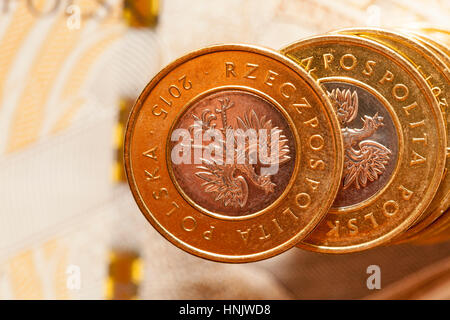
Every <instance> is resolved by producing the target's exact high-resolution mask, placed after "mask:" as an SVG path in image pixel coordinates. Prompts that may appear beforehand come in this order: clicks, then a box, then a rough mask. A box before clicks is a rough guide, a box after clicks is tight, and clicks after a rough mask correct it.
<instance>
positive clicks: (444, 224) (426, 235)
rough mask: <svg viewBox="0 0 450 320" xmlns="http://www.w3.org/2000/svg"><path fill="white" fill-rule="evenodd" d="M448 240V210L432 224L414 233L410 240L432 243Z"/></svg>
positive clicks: (449, 226) (449, 238)
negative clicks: (416, 233)
mask: <svg viewBox="0 0 450 320" xmlns="http://www.w3.org/2000/svg"><path fill="white" fill-rule="evenodd" d="M449 240H450V210H447V211H446V212H445V213H444V214H442V215H441V216H440V217H439V219H437V220H436V221H435V222H434V223H433V224H432V225H430V226H429V227H428V228H426V229H425V230H423V231H422V232H421V233H419V234H418V235H416V236H415V237H414V238H413V239H412V241H411V242H413V243H417V244H434V243H440V242H444V241H449Z"/></svg>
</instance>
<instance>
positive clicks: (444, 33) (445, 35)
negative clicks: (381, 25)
mask: <svg viewBox="0 0 450 320" xmlns="http://www.w3.org/2000/svg"><path fill="white" fill-rule="evenodd" d="M405 29H407V30H409V31H413V32H416V33H420V34H424V35H426V36H428V37H430V38H432V39H435V40H436V41H439V42H440V43H442V44H443V45H442V46H446V47H447V48H448V47H449V46H450V30H445V29H441V28H436V27H434V26H429V25H428V26H427V25H416V26H408V27H407V28H405Z"/></svg>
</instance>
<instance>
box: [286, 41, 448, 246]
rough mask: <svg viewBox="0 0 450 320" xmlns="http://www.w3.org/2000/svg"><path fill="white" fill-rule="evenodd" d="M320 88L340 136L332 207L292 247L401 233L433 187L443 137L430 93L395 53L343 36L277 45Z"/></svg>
mask: <svg viewBox="0 0 450 320" xmlns="http://www.w3.org/2000/svg"><path fill="white" fill-rule="evenodd" d="M281 51H282V53H283V54H285V55H286V56H288V57H289V58H291V59H293V60H294V61H296V62H297V63H298V64H299V65H300V66H302V67H303V68H304V69H305V70H306V71H308V73H309V74H310V75H312V76H314V77H315V79H316V80H317V81H318V82H319V83H320V84H321V85H322V86H323V87H324V88H325V89H326V90H327V92H328V95H329V97H330V99H331V100H332V101H333V104H334V106H335V108H336V109H337V113H338V117H339V119H340V121H341V127H342V134H343V136H344V149H345V160H344V173H343V179H342V182H341V184H340V190H339V192H338V195H337V197H336V201H335V203H334V204H333V207H332V208H331V210H330V211H329V213H328V214H327V216H326V217H325V219H324V220H323V221H322V222H321V223H320V224H319V225H318V227H316V229H315V230H314V231H313V232H312V233H311V234H310V235H309V236H308V237H307V238H306V239H305V240H304V241H302V242H301V243H299V245H298V246H299V247H301V248H305V249H309V250H313V251H319V252H328V253H345V252H354V251H361V250H365V249H369V248H372V247H375V246H378V245H380V244H386V243H387V242H389V241H390V240H391V239H393V238H395V237H396V236H398V235H399V234H401V233H402V232H404V231H406V230H407V229H408V228H409V227H410V226H411V225H412V224H413V223H414V221H416V219H417V218H418V217H420V216H421V214H422V213H423V212H424V210H425V209H426V207H427V206H428V205H429V203H430V202H431V200H432V198H433V196H434V194H435V193H436V190H437V187H438V185H439V182H440V179H441V177H442V173H443V170H444V165H445V147H446V136H445V130H444V122H443V119H442V114H441V113H440V110H439V107H438V104H437V102H436V99H435V98H434V96H433V93H432V91H431V90H430V88H429V87H428V86H427V83H426V82H425V80H424V79H423V78H422V76H421V75H420V73H419V72H418V71H417V70H415V68H414V67H413V66H412V65H411V64H410V63H409V62H408V61H406V60H405V59H404V58H403V57H402V56H401V55H399V54H397V53H396V52H395V51H393V50H391V49H389V48H388V47H386V46H383V45H381V44H379V43H377V42H374V41H372V40H369V39H364V38H361V37H356V36H350V35H325V36H318V37H312V38H309V39H305V40H302V41H299V42H296V43H294V44H292V45H289V46H288V47H286V48H284V49H282V50H281Z"/></svg>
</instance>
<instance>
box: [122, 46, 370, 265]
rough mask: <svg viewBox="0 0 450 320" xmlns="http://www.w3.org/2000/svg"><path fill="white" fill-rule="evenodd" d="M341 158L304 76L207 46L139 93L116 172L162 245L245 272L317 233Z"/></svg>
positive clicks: (260, 55) (272, 58) (254, 53)
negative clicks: (243, 265)
mask: <svg viewBox="0 0 450 320" xmlns="http://www.w3.org/2000/svg"><path fill="white" fill-rule="evenodd" d="M376 119H378V118H376ZM374 121H378V120H374ZM374 124H375V126H376V123H374ZM343 150H344V148H343V142H342V136H341V133H340V128H339V123H338V118H337V115H336V113H335V111H334V109H333V107H332V105H331V104H330V101H329V99H328V98H327V97H326V94H325V92H324V91H323V90H322V89H321V88H320V86H319V85H318V84H317V83H316V82H315V81H314V79H313V78H312V77H310V76H309V75H308V74H307V72H305V71H304V70H303V69H302V68H300V67H299V66H298V65H297V64H295V63H294V62H293V61H291V60H289V59H288V58H286V57H285V56H283V55H281V54H280V53H278V52H275V51H271V50H268V49H262V48H258V47H253V46H245V45H218V46H213V47H208V48H205V49H201V50H198V51H195V52H192V53H190V54H188V55H186V56H184V57H182V58H180V59H178V60H176V61H175V62H173V63H172V64H170V65H169V66H167V67H166V68H165V69H163V70H162V71H161V72H160V73H159V74H158V75H156V76H155V78H154V79H153V80H152V81H151V82H150V83H149V84H148V85H147V87H146V88H145V89H144V90H143V92H142V94H141V95H140V97H139V98H138V100H137V102H136V104H135V106H134V108H133V110H132V112H131V115H130V117H129V120H128V124H127V129H126V134H125V152H124V154H125V159H124V162H125V168H126V173H127V178H128V182H129V185H130V188H131V191H132V193H133V196H134V198H135V200H136V202H137V204H138V206H139V208H140V209H141V211H142V213H143V214H144V216H145V217H146V218H147V220H148V221H149V222H150V223H151V224H152V225H153V226H154V227H155V228H156V229H157V230H158V231H159V232H160V233H161V234H162V235H163V236H164V237H166V238H167V239H168V240H169V241H171V242H172V243H173V244H175V245H177V246H178V247H180V248H182V249H184V250H185V251H187V252H190V253H192V254H195V255H197V256H200V257H203V258H207V259H211V260H216V261H223V262H248V261H255V260H260V259H264V258H267V257H270V256H273V255H275V254H278V253H281V252H283V251H285V250H287V249H289V248H291V247H292V246H294V245H295V244H296V243H298V242H299V241H300V240H302V239H304V238H305V237H306V236H307V235H308V234H309V233H310V232H311V231H312V229H313V228H314V227H315V226H316V225H317V224H318V223H319V221H320V220H321V219H322V218H323V216H324V215H325V214H326V212H327V211H328V209H329V208H330V206H331V205H332V203H333V201H334V198H335V196H336V193H337V191H338V188H339V181H340V180H341V174H342V168H343Z"/></svg>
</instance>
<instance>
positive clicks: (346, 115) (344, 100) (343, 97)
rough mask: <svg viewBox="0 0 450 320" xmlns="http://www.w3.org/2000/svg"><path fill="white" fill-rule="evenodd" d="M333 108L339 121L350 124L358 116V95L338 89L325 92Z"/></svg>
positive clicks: (347, 90)
mask: <svg viewBox="0 0 450 320" xmlns="http://www.w3.org/2000/svg"><path fill="white" fill-rule="evenodd" d="M327 93H328V97H329V98H330V100H331V103H332V104H333V106H334V108H335V109H336V111H337V115H338V118H339V120H340V121H341V122H342V123H349V122H352V121H353V120H354V119H355V118H356V115H357V114H358V94H357V93H356V91H353V92H351V91H350V89H343V90H340V89H339V88H337V89H333V90H332V91H331V92H327Z"/></svg>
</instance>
